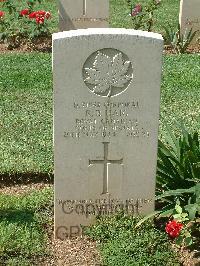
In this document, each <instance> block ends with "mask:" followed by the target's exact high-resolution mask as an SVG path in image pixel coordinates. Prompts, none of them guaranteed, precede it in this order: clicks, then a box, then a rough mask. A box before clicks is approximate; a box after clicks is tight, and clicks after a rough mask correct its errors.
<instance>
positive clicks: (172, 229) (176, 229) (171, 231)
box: [165, 220, 183, 238]
mask: <svg viewBox="0 0 200 266" xmlns="http://www.w3.org/2000/svg"><path fill="white" fill-rule="evenodd" d="M182 228H183V224H181V223H178V222H176V221H175V220H173V221H169V222H168V224H167V225H166V227H165V231H166V232H167V234H168V235H169V236H170V237H172V238H176V237H178V236H179V234H180V231H181V230H182Z"/></svg>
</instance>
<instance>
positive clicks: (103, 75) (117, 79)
mask: <svg viewBox="0 0 200 266" xmlns="http://www.w3.org/2000/svg"><path fill="white" fill-rule="evenodd" d="M129 66H130V61H125V62H124V61H123V58H122V53H118V54H116V55H115V56H114V57H113V58H111V57H110V56H107V55H105V54H103V53H101V52H98V54H97V56H96V58H95V61H94V63H93V68H85V71H86V73H87V76H88V77H87V78H86V79H85V82H86V83H89V84H92V85H94V88H93V92H95V93H97V94H99V95H101V94H103V95H105V94H106V96H110V95H111V93H112V89H114V88H113V87H115V88H122V90H123V89H124V85H125V84H126V83H127V82H128V81H130V80H131V79H132V75H127V72H128V69H129Z"/></svg>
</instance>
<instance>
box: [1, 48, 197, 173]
mask: <svg viewBox="0 0 200 266" xmlns="http://www.w3.org/2000/svg"><path fill="white" fill-rule="evenodd" d="M0 64H1V72H0V108H1V109H0V112H1V133H0V141H1V153H0V161H1V165H0V173H10V174H12V173H30V174H34V173H52V172H53V149H52V124H53V121H52V105H53V104H52V74H51V55H50V54H39V53H31V54H4V55H1V56H0ZM194 66H195V67H194ZM198 75H199V56H198V55H180V56H179V55H173V56H172V55H170V56H165V57H164V65H163V80H162V93H161V96H162V98H161V116H162V119H161V124H160V134H162V130H163V129H164V127H163V124H164V123H163V122H164V121H167V123H168V124H173V123H174V121H175V120H177V121H179V122H180V121H181V120H183V121H184V123H185V125H186V126H187V127H188V128H189V129H190V130H192V129H197V130H200V124H199V118H200V106H199V99H200V90H199V88H200V80H199V78H198Z"/></svg>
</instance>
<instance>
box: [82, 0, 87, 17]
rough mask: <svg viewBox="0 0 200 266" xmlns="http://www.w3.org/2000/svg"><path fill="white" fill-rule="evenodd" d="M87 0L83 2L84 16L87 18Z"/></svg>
mask: <svg viewBox="0 0 200 266" xmlns="http://www.w3.org/2000/svg"><path fill="white" fill-rule="evenodd" d="M86 9H87V0H83V16H86Z"/></svg>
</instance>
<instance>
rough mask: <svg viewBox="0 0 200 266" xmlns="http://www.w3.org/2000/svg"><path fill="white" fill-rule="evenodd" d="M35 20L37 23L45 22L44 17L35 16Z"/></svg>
mask: <svg viewBox="0 0 200 266" xmlns="http://www.w3.org/2000/svg"><path fill="white" fill-rule="evenodd" d="M35 21H36V23H37V24H43V23H44V17H40V16H37V17H36V18H35Z"/></svg>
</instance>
